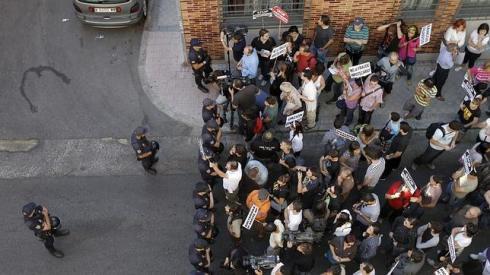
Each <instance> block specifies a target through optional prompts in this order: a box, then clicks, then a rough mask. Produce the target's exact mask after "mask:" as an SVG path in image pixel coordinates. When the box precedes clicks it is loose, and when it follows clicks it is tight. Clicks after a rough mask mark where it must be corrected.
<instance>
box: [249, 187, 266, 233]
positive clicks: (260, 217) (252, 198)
mask: <svg viewBox="0 0 490 275" xmlns="http://www.w3.org/2000/svg"><path fill="white" fill-rule="evenodd" d="M253 205H255V206H257V208H259V212H258V213H257V216H256V217H255V221H257V222H256V223H255V224H256V225H257V231H258V234H259V238H263V237H264V233H265V232H264V224H263V223H265V221H266V219H267V215H268V214H269V210H270V208H271V201H270V199H269V192H268V191H267V190H265V189H264V188H262V189H260V190H254V191H252V192H250V194H248V196H247V207H248V208H252V206H253Z"/></svg>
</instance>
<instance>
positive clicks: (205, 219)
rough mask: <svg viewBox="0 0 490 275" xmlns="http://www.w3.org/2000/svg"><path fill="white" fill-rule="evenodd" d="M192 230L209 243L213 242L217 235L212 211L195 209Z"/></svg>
mask: <svg viewBox="0 0 490 275" xmlns="http://www.w3.org/2000/svg"><path fill="white" fill-rule="evenodd" d="M193 226H194V231H195V232H196V234H197V236H198V237H199V238H201V239H203V240H206V241H208V242H209V243H213V242H214V238H216V236H218V228H217V227H216V225H215V223H214V213H213V212H212V211H211V210H207V209H202V208H200V209H197V210H196V213H195V214H194V221H193Z"/></svg>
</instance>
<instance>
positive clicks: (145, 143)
mask: <svg viewBox="0 0 490 275" xmlns="http://www.w3.org/2000/svg"><path fill="white" fill-rule="evenodd" d="M147 132H148V129H147V128H146V127H142V126H140V127H138V128H136V129H135V130H134V131H133V134H131V145H132V146H133V149H134V151H135V152H136V159H137V160H138V161H141V164H142V165H143V168H144V169H145V171H146V172H148V173H150V174H152V175H155V174H156V173H157V170H156V169H155V168H153V165H154V164H155V163H157V162H158V157H156V154H157V152H158V150H159V149H160V145H159V144H158V142H156V141H149V140H148V139H147V138H146V135H145V134H146V133H147Z"/></svg>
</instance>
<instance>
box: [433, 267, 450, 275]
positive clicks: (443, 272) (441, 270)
mask: <svg viewBox="0 0 490 275" xmlns="http://www.w3.org/2000/svg"><path fill="white" fill-rule="evenodd" d="M434 275H449V272H448V271H447V270H446V269H445V268H444V267H441V268H439V269H438V270H436V271H434Z"/></svg>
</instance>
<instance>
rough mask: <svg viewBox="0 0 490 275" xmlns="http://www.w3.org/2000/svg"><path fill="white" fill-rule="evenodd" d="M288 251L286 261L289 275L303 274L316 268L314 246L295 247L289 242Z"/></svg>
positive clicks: (300, 245)
mask: <svg viewBox="0 0 490 275" xmlns="http://www.w3.org/2000/svg"><path fill="white" fill-rule="evenodd" d="M288 248H289V249H288V250H287V251H286V253H287V255H286V259H287V260H286V261H284V262H285V263H287V264H286V265H287V267H288V268H287V269H288V270H289V273H288V274H302V272H305V273H308V272H311V271H312V270H313V267H314V266H315V256H314V255H313V246H312V244H311V243H300V244H298V245H297V246H296V247H293V246H292V244H291V243H290V242H288Z"/></svg>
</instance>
